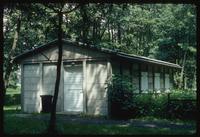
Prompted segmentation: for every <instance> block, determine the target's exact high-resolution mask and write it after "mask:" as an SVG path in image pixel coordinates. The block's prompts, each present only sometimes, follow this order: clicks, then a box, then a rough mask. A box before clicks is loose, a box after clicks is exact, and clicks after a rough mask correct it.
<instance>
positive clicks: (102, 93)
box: [86, 61, 108, 115]
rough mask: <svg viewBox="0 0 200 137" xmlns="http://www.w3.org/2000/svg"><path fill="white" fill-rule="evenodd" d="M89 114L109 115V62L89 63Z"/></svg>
mask: <svg viewBox="0 0 200 137" xmlns="http://www.w3.org/2000/svg"><path fill="white" fill-rule="evenodd" d="M86 71H87V72H86V77H87V85H86V89H87V112H88V114H94V115H99V114H100V115H107V113H108V110H107V108H108V106H107V105H108V104H107V90H106V86H107V83H106V81H107V78H108V69H107V62H106V61H103V62H87V63H86Z"/></svg>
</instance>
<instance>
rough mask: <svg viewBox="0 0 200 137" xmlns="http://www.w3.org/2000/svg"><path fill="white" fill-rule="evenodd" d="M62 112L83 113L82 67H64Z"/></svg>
mask: <svg viewBox="0 0 200 137" xmlns="http://www.w3.org/2000/svg"><path fill="white" fill-rule="evenodd" d="M64 111H68V112H83V67H82V65H74V66H66V65H65V66H64Z"/></svg>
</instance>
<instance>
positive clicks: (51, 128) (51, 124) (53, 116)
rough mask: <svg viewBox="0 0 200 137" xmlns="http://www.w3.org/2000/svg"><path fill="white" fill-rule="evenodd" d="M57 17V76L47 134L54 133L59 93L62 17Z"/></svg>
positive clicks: (61, 14) (59, 15)
mask: <svg viewBox="0 0 200 137" xmlns="http://www.w3.org/2000/svg"><path fill="white" fill-rule="evenodd" d="M58 17H59V25H58V62H57V75H56V84H55V91H54V96H53V102H52V109H51V117H50V121H49V128H48V132H49V133H50V134H51V133H56V129H55V124H56V103H57V99H58V92H59V85H60V73H61V62H62V52H63V51H62V17H63V13H62V12H59V13H58Z"/></svg>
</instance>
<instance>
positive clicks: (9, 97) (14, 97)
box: [4, 94, 21, 105]
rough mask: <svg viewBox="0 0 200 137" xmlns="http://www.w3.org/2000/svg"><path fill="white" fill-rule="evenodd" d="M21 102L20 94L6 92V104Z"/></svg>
mask: <svg viewBox="0 0 200 137" xmlns="http://www.w3.org/2000/svg"><path fill="white" fill-rule="evenodd" d="M20 102H21V96H20V94H6V96H5V102H4V103H5V105H17V104H20Z"/></svg>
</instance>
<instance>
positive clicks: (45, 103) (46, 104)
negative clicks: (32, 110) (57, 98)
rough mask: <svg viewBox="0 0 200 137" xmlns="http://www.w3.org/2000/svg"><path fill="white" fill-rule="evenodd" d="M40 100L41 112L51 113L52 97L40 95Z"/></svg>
mask: <svg viewBox="0 0 200 137" xmlns="http://www.w3.org/2000/svg"><path fill="white" fill-rule="evenodd" d="M40 97H41V99H42V112H44V113H50V112H51V106H52V97H53V96H52V95H41V96H40Z"/></svg>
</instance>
